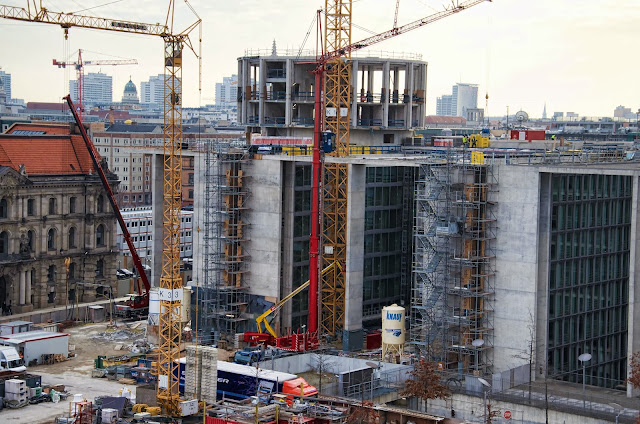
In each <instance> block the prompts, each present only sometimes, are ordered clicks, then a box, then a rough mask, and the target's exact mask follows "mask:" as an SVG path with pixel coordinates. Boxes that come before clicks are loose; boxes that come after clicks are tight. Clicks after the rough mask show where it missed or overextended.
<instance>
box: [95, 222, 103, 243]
mask: <svg viewBox="0 0 640 424" xmlns="http://www.w3.org/2000/svg"><path fill="white" fill-rule="evenodd" d="M104 243H105V240H104V225H102V224H100V225H98V228H96V246H104Z"/></svg>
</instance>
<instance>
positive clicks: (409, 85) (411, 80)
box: [404, 64, 419, 128]
mask: <svg viewBox="0 0 640 424" xmlns="http://www.w3.org/2000/svg"><path fill="white" fill-rule="evenodd" d="M405 87H406V91H407V95H408V96H409V101H408V102H407V103H405V106H404V107H405V110H406V111H407V113H406V116H407V127H408V128H413V92H414V90H415V89H416V81H415V74H414V72H413V65H412V64H410V65H409V67H408V70H407V75H406V77H405ZM418 119H419V118H418ZM418 123H419V122H418Z"/></svg>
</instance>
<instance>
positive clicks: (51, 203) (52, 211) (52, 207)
mask: <svg viewBox="0 0 640 424" xmlns="http://www.w3.org/2000/svg"><path fill="white" fill-rule="evenodd" d="M55 213H56V198H55V197H51V198H49V215H53V214H55Z"/></svg>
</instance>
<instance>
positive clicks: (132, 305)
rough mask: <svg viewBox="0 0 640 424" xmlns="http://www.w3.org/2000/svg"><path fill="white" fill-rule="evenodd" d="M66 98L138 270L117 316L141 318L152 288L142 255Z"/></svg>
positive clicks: (69, 101) (74, 110)
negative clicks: (134, 284) (131, 289)
mask: <svg viewBox="0 0 640 424" xmlns="http://www.w3.org/2000/svg"><path fill="white" fill-rule="evenodd" d="M64 100H66V101H67V104H68V105H69V110H71V113H72V114H73V119H74V120H75V122H76V125H77V127H78V130H79V131H80V135H81V136H82V139H83V140H84V143H85V145H86V146H87V151H88V152H89V155H90V156H91V161H92V162H93V167H94V168H95V170H96V172H97V173H98V175H99V176H100V180H101V181H102V186H103V187H104V190H105V191H106V192H107V198H108V199H109V203H111V208H112V209H113V212H114V213H115V215H116V218H117V219H118V224H120V229H122V235H123V237H124V239H125V241H126V242H127V246H128V247H129V252H130V253H131V258H132V259H133V264H134V265H135V267H136V270H137V271H138V275H139V277H138V280H137V282H136V288H137V293H134V294H130V295H128V298H127V300H125V301H124V302H122V303H117V304H116V305H115V314H116V316H120V317H123V318H141V317H143V316H146V315H147V314H148V313H149V290H150V289H151V285H150V284H149V279H148V278H147V273H146V272H145V269H144V266H143V265H142V261H141V260H140V256H138V252H137V250H136V247H135V245H134V244H133V239H132V238H131V234H129V230H128V229H127V225H126V224H125V222H124V219H123V218H122V214H121V213H120V209H119V208H118V203H117V202H116V198H115V196H114V194H113V191H112V190H111V186H110V185H109V182H108V181H107V176H106V175H105V173H104V169H106V166H104V168H103V164H102V163H100V162H99V161H98V156H99V155H98V152H97V150H96V148H95V146H94V145H93V142H92V141H91V139H90V138H89V136H88V135H87V131H86V130H85V128H84V125H83V124H82V120H81V119H80V115H78V112H77V110H76V108H75V106H74V104H73V102H72V100H71V96H70V95H68V96H65V97H64ZM140 281H142V285H143V286H144V292H143V291H142V289H141V287H140Z"/></svg>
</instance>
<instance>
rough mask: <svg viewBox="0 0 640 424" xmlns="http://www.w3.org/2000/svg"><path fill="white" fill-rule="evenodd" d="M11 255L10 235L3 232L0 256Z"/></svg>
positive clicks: (0, 235) (1, 234) (0, 239)
mask: <svg viewBox="0 0 640 424" xmlns="http://www.w3.org/2000/svg"><path fill="white" fill-rule="evenodd" d="M8 254H9V233H7V232H6V231H3V232H1V233H0V255H2V256H5V255H8Z"/></svg>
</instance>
